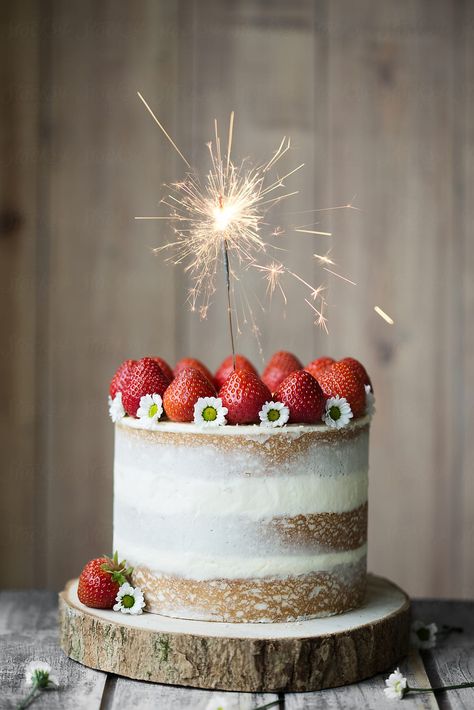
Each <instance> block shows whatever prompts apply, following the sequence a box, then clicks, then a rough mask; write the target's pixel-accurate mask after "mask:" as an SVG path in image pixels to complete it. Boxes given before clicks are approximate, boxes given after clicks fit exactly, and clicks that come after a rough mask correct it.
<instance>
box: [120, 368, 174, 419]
mask: <svg viewBox="0 0 474 710" xmlns="http://www.w3.org/2000/svg"><path fill="white" fill-rule="evenodd" d="M168 385H169V381H168V379H167V378H166V376H165V375H164V374H163V372H162V370H161V368H160V366H159V365H158V364H157V363H156V362H155V360H154V359H153V358H151V357H142V359H141V360H137V362H136V363H135V365H134V366H133V367H132V370H131V372H130V374H129V376H128V378H127V382H126V383H125V387H124V389H123V392H122V402H123V406H124V409H125V411H126V412H127V414H129V415H130V416H131V417H135V416H136V414H137V409H138V407H139V406H140V399H141V397H143V396H144V395H146V394H159V395H161V396H163V395H164V392H165V389H166V388H167V387H168Z"/></svg>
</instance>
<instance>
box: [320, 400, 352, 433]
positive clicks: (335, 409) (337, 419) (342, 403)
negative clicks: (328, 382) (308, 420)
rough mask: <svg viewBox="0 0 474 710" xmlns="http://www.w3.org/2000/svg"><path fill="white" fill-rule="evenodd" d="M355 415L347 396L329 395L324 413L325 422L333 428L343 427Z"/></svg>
mask: <svg viewBox="0 0 474 710" xmlns="http://www.w3.org/2000/svg"><path fill="white" fill-rule="evenodd" d="M353 416H354V415H353V414H352V409H351V405H350V404H349V402H348V401H347V399H346V398H345V397H339V395H337V396H336V397H329V399H328V400H327V401H326V409H325V411H324V414H323V422H325V424H327V425H328V426H329V427H332V428H333V429H342V428H343V427H345V426H346V425H347V424H349V421H350V420H351V419H352V417H353Z"/></svg>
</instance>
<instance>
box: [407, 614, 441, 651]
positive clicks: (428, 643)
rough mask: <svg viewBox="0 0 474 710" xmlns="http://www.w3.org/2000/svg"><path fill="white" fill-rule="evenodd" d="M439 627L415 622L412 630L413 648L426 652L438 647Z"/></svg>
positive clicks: (418, 621)
mask: <svg viewBox="0 0 474 710" xmlns="http://www.w3.org/2000/svg"><path fill="white" fill-rule="evenodd" d="M437 633H438V627H437V626H436V624H425V623H424V622H423V621H420V620H415V621H414V622H413V623H412V625H411V629H410V642H411V645H412V646H413V648H420V649H422V650H423V651H426V650H427V649H429V648H434V647H435V646H436V634H437Z"/></svg>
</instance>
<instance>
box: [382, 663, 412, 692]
mask: <svg viewBox="0 0 474 710" xmlns="http://www.w3.org/2000/svg"><path fill="white" fill-rule="evenodd" d="M385 685H386V686H387V687H386V688H384V691H383V692H384V693H385V695H386V696H387V698H388V699H389V700H401V699H402V698H403V696H404V695H405V694H406V693H407V690H406V687H407V679H406V678H405V677H404V676H403V675H402V674H401V673H400V669H399V668H396V669H395V670H394V671H393V673H390V675H389V677H388V678H387V679H386V681H385Z"/></svg>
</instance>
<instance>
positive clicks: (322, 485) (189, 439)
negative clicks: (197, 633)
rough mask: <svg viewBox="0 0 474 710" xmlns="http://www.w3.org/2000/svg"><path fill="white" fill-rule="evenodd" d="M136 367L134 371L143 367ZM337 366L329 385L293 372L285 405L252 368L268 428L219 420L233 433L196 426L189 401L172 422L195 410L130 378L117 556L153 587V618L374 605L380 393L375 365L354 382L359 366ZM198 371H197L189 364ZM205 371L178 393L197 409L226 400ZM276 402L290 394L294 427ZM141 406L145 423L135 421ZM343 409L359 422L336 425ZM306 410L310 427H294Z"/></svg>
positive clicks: (121, 419) (257, 615)
mask: <svg viewBox="0 0 474 710" xmlns="http://www.w3.org/2000/svg"><path fill="white" fill-rule="evenodd" d="M144 360H150V358H144ZM325 360H326V358H325ZM127 362H128V363H132V364H131V365H130V367H131V368H132V369H133V367H134V365H133V361H127ZM138 362H141V361H138ZM353 362H357V361H353ZM332 363H334V361H333V360H330V362H329V363H327V365H325V367H324V372H325V373H327V372H331V374H330V376H327V377H326V378H325V377H324V376H321V377H319V375H318V373H317V372H315V371H314V370H311V368H310V367H309V366H308V367H307V370H309V372H311V373H312V374H311V375H310V374H309V373H308V372H307V371H306V370H305V371H302V370H301V371H299V372H298V373H293V374H292V375H291V374H290V375H289V376H288V380H286V379H285V380H284V382H287V381H288V382H289V381H290V380H291V378H293V381H292V382H291V383H290V384H291V386H288V387H287V389H286V390H285V387H284V384H283V385H281V386H280V388H279V389H278V392H277V393H274V396H273V398H272V397H271V396H269V395H270V393H269V391H268V389H267V388H266V386H265V385H264V383H263V382H261V380H259V379H258V377H257V375H256V374H254V373H248V377H249V378H254V380H255V387H256V388H257V389H256V390H255V391H254V390H251V393H252V394H250V395H249V399H251V398H252V396H253V397H254V398H255V396H256V395H255V392H259V390H258V388H259V387H260V386H261V388H262V392H261V393H259V395H258V396H259V397H260V399H261V402H260V403H259V404H258V405H257V406H258V407H259V408H261V409H260V412H259V414H260V419H261V420H262V421H261V422H260V424H257V423H256V421H255V417H256V419H257V421H258V416H256V414H255V412H258V410H257V409H255V410H254V413H253V414H252V417H253V422H254V423H250V424H247V423H229V422H226V419H225V418H224V417H223V416H222V415H219V416H220V420H219V421H220V423H225V426H217V425H216V426H202V425H201V424H202V423H199V421H198V420H197V419H196V415H194V421H191V420H190V415H189V411H190V410H189V403H188V405H187V406H188V409H187V410H186V412H187V414H185V415H183V416H185V417H186V420H185V421H172V420H170V415H171V416H172V417H174V418H183V416H181V415H182V412H183V411H185V410H182V409H179V410H174V409H173V408H172V407H171V405H169V406H168V407H167V395H166V391H165V393H162V394H163V398H164V404H165V412H163V408H162V407H161V401H162V398H161V396H160V395H157V394H154V395H153V398H154V399H152V397H151V395H150V393H148V394H147V395H146V397H145V396H144V395H143V394H142V395H141V396H140V387H139V388H138V394H137V388H136V387H135V386H131V385H130V382H129V381H128V384H127V380H126V378H125V380H124V381H125V385H123V388H124V392H126V388H127V387H128V388H129V393H131V395H130V397H129V399H128V400H126V402H125V405H126V406H125V409H122V410H120V406H122V399H121V392H120V391H119V390H117V383H116V387H115V392H114V393H113V394H114V400H113V402H112V408H113V406H116V411H115V416H113V419H114V420H115V460H114V533H113V538H114V549H117V550H119V552H120V556H121V557H125V558H126V559H127V563H128V564H129V565H131V566H132V567H133V572H132V574H131V579H130V581H131V584H132V585H134V586H136V587H139V588H140V589H141V590H142V591H143V594H144V598H145V602H146V611H148V612H152V613H158V614H162V615H166V616H171V617H176V618H184V619H199V620H206V621H224V622H231V623H236V622H241V623H242V622H264V623H265V622H273V623H275V622H294V621H300V620H303V619H309V618H315V617H323V616H329V615H333V614H340V613H342V612H345V611H347V610H349V609H353V608H355V607H357V606H359V605H361V604H362V603H363V601H364V595H365V590H366V559H367V494H368V442H369V427H370V411H369V410H370V403H369V402H368V400H367V399H366V398H368V397H369V393H371V388H370V385H367V384H364V382H363V380H364V379H366V380H367V381H368V382H370V380H368V377H367V375H366V373H365V370H363V368H362V370H363V372H364V373H365V375H360V371H358V370H357V367H356V369H355V371H354V372H355V374H354V372H351V373H349V374H348V372H349V369H350V368H349V366H347V368H346V367H345V366H344V368H343V367H342V366H341V368H340V370H337V368H336V369H334V366H333V365H332ZM358 365H359V364H358ZM351 367H352V366H351ZM360 367H362V366H360ZM185 372H186V373H188V376H190V375H189V372H190V370H189V368H188V369H186V370H185ZM241 372H242V371H241V370H239V371H237V373H234V375H235V376H237V374H238V373H241ZM301 373H304V376H303V375H301ZM341 373H342V374H341ZM323 374H324V373H323ZM356 374H357V377H356ZM122 375H123V373H122ZM198 375H199V377H198ZM234 375H233V377H234ZM349 375H350V376H349ZM359 375H360V377H359ZM147 376H148V375H147ZM181 376H182V374H180V375H179V376H177V377H176V379H175V380H173V382H176V381H177V380H178V379H179V378H181ZM191 376H192V378H193V379H192V383H193V384H192V385H189V384H186V387H185V388H184V390H183V388H182V389H181V390H177V391H178V392H179V395H178V396H180V397H184V398H185V399H186V398H188V399H189V402H190V403H191V404H192V405H193V406H194V407H198V405H197V404H196V403H195V402H196V400H197V399H198V398H197V394H199V392H200V393H201V395H202V396H201V397H200V398H199V402H201V401H202V402H204V405H203V406H206V405H205V402H206V401H209V402H220V403H222V402H221V399H212V397H211V398H209V396H208V395H206V392H207V389H206V388H208V387H209V382H208V379H209V378H208V377H207V378H206V377H205V376H204V375H202V374H200V373H197V372H196V370H194V369H192V368H191ZM239 376H240V377H244V375H243V374H242V375H239ZM316 376H318V377H319V379H318V380H316ZM245 377H247V374H246V375H245ZM305 378H306V379H305ZM308 378H309V380H311V382H308ZM229 379H230V378H229ZM119 380H120V377H119ZM257 380H258V383H257ZM300 380H301V381H304V382H305V384H309V387H310V388H312V387H314V391H315V392H316V388H317V391H318V392H320V393H321V402H322V404H321V405H320V404H319V403H317V404H313V405H311V406H316V407H320V406H321V407H322V409H320V410H318V411H319V413H318V418H317V420H315V415H314V413H313V414H312V416H311V417H307V416H306V415H305V412H306V411H307V408H308V406H309V405H308V402H309V399H308V398H307V397H306V395H305V397H306V399H305V397H303V401H304V403H305V405H306V410H305V409H304V408H303V409H301V407H300V408H299V407H298V405H299V402H298V400H297V399H296V400H295V399H294V397H296V398H297V397H298V396H299V395H298V392H299V390H298V387H295V385H294V383H295V382H296V383H299V382H300ZM250 381H251V382H252V383H253V380H250ZM157 382H158V384H156V386H154V387H153V386H152V385H150V383H149V381H148V382H147V383H145V382H144V383H143V386H142V390H143V391H146V390H147V389H157V388H158V387H159V386H160V381H159V379H158V380H157ZM195 382H196V383H197V385H196V386H197V387H198V389H197V390H194V389H193V387H194V383H195ZM205 383H207V384H205ZM313 383H314V384H313ZM118 386H119V387H120V386H121V385H120V383H119V385H118ZM169 387H170V388H171V389H172V385H169ZM225 387H226V385H225V384H224V385H223V388H222V389H221V390H220V391H219V393H218V394H219V397H221V398H222V400H223V401H224V403H225V404H227V405H228V406H229V407H230V409H228V408H226V409H225V410H223V411H224V412H225V414H227V418H228V419H230V420H231V421H233V420H232V416H234V417H237V419H238V416H241V414H239V415H238V416H237V414H236V413H235V412H234V410H232V404H233V403H232V400H231V398H229V397H227V400H226V393H225V391H224V390H225ZM199 388H201V389H199ZM212 388H213V391H214V394H217V392H216V391H215V390H214V385H212ZM183 391H185V394H182V392H183ZM265 392H266V393H267V394H266V395H265ZM285 392H286V393H287V394H285ZM295 392H296V394H295ZM342 394H345V395H346V397H342V396H341V395H342ZM132 395H133V397H134V398H135V399H133V398H132ZM278 395H279V396H278ZM318 396H319V394H318ZM124 397H125V394H124ZM206 397H207V399H206ZM292 397H293V399H292ZM361 397H363V398H364V400H363V405H361V401H362V400H361ZM257 399H258V397H257ZM268 399H270V400H271V401H272V402H273V401H278V400H279V399H280V400H285V402H283V403H280V404H279V405H278V406H279V407H281V408H283V410H284V411H286V412H287V414H286V418H287V419H288V418H289V421H287V419H285V421H284V422H282V423H283V426H277V425H276V424H277V423H278V422H273V423H272V422H269V421H267V420H264V419H265V417H264V416H263V415H262V412H264V411H266V409H268V406H270V405H268V406H267V405H265V406H263V407H262V403H263V401H265V400H268ZM117 400H120V401H119V402H118V401H117ZM138 400H140V401H141V405H140V408H137V405H136V402H137V401H138ZM168 401H171V400H170V398H168ZM293 402H294V408H293ZM315 402H316V400H315ZM119 405H120V406H119ZM287 405H288V406H287ZM127 406H128V409H129V411H130V407H131V408H132V411H135V416H124V415H125V410H126V409H127ZM213 406H214V405H213ZM272 406H273V405H272ZM274 406H275V407H276V406H277V405H274ZM311 406H310V409H311ZM117 407H118V410H117ZM331 407H332V409H331ZM338 407H339V409H340V410H341V411H342V412H345V413H346V414H347V416H345V418H344V417H343V418H341V419H340V420H339V421H336V419H338V418H339V416H340V414H338V413H337V412H338V411H339V410H338ZM334 408H335V409H334ZM352 410H353V411H354V416H353V412H352ZM111 411H112V409H111ZM117 411H120V416H117ZM176 411H179V413H180V416H178V415H176ZM195 411H197V410H195ZM238 411H239V412H240V411H241V410H238ZM274 411H275V410H274ZM292 411H294V412H296V411H298V416H299V417H301V418H302V421H296V422H295V421H292V416H291V412H292ZM331 411H334V412H336V414H334V415H333V416H334V417H335V419H331V414H330V412H331ZM321 412H322V415H321ZM144 413H145V414H144ZM162 414H163V418H161V415H162ZM166 414H167V415H168V419H166V418H164V417H166ZM231 415H232V416H231ZM265 416H266V415H265ZM275 416H277V415H275ZM247 418H248V417H247ZM305 420H306V421H305ZM308 420H311V421H308ZM313 420H314V421H313ZM196 422H197V423H196ZM205 424H207V425H209V424H216V422H212V421H211V422H205ZM265 424H270V426H265Z"/></svg>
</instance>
